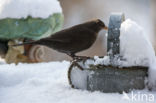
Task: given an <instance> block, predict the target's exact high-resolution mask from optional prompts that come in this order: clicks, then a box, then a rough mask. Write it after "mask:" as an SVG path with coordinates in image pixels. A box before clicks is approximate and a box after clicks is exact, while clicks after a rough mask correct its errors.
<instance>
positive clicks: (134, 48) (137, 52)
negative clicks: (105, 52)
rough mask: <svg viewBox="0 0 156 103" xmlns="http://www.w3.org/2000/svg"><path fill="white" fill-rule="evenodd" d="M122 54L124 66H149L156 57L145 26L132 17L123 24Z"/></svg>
mask: <svg viewBox="0 0 156 103" xmlns="http://www.w3.org/2000/svg"><path fill="white" fill-rule="evenodd" d="M120 56H122V59H124V60H125V62H123V64H122V65H124V66H149V65H150V64H151V63H153V61H154V59H155V51H154V49H153V47H152V44H151V43H150V41H149V38H148V37H147V36H146V35H145V34H144V30H143V28H142V27H141V26H139V25H138V24H137V23H136V22H134V21H132V20H130V19H127V20H126V21H125V22H123V23H122V24H121V30H120Z"/></svg>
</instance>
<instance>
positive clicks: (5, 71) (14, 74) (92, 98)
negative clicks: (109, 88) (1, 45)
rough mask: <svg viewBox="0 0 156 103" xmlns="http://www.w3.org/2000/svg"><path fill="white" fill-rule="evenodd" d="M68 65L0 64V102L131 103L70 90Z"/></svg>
mask: <svg viewBox="0 0 156 103" xmlns="http://www.w3.org/2000/svg"><path fill="white" fill-rule="evenodd" d="M69 64H70V63H69V62H67V61H64V62H50V63H38V64H19V65H17V66H16V65H14V64H10V65H8V64H5V63H1V66H0V103H104V102H107V103H114V102H117V103H132V99H131V98H130V99H126V98H125V96H124V95H123V94H118V93H100V92H88V91H85V90H78V89H72V88H71V87H70V85H69V84H68V80H67V69H68V67H69ZM77 79H79V78H77ZM133 93H134V94H138V93H139V94H146V95H147V96H149V95H153V96H154V99H155V98H156V92H149V91H147V90H142V91H133ZM131 95H132V93H128V94H127V96H129V97H131ZM147 100H148V98H147ZM133 103H147V101H146V98H145V99H144V100H143V101H140V100H138V99H137V100H136V101H133ZM149 103H154V102H149Z"/></svg>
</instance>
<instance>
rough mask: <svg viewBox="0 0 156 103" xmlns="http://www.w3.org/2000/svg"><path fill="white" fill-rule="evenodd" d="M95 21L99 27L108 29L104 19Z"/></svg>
mask: <svg viewBox="0 0 156 103" xmlns="http://www.w3.org/2000/svg"><path fill="white" fill-rule="evenodd" d="M95 23H96V24H97V25H98V27H99V28H100V29H104V30H108V27H107V26H106V25H105V23H104V22H103V21H101V20H100V19H96V20H95Z"/></svg>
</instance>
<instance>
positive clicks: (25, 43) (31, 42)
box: [9, 41, 35, 46]
mask: <svg viewBox="0 0 156 103" xmlns="http://www.w3.org/2000/svg"><path fill="white" fill-rule="evenodd" d="M29 44H35V41H30V42H23V43H19V44H10V45H9V46H22V45H29Z"/></svg>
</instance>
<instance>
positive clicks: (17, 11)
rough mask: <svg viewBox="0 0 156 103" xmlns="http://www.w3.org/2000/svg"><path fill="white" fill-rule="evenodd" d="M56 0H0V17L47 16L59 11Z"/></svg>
mask: <svg viewBox="0 0 156 103" xmlns="http://www.w3.org/2000/svg"><path fill="white" fill-rule="evenodd" d="M61 12H62V8H61V6H60V3H59V1H58V0H0V19H4V18H26V17H28V16H32V17H33V18H47V17H49V16H50V15H52V14H54V13H61Z"/></svg>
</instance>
